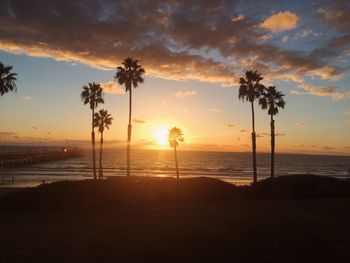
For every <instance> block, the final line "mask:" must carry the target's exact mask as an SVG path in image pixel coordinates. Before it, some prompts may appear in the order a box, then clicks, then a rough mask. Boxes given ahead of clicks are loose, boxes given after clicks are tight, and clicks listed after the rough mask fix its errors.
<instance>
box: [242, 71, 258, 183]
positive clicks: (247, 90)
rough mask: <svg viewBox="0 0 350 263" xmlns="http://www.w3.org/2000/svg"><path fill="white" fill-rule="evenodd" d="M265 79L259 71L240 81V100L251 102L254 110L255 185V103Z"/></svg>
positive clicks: (254, 160)
mask: <svg viewBox="0 0 350 263" xmlns="http://www.w3.org/2000/svg"><path fill="white" fill-rule="evenodd" d="M262 79H263V78H262V77H261V74H260V73H258V72H257V71H250V70H249V71H247V72H246V73H245V78H240V79H239V84H240V86H239V92H238V98H239V99H241V100H242V101H243V102H244V101H249V102H250V103H251V108H252V148H253V171H254V174H253V178H254V183H256V182H257V171H256V133H255V116H254V101H255V100H256V99H258V98H259V97H260V93H261V91H262V89H263V88H264V86H263V85H262V84H260V81H261V80H262Z"/></svg>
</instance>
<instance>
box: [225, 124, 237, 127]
mask: <svg viewBox="0 0 350 263" xmlns="http://www.w3.org/2000/svg"><path fill="white" fill-rule="evenodd" d="M227 127H228V128H234V127H236V125H234V124H227Z"/></svg>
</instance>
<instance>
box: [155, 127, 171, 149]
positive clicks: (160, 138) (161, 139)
mask: <svg viewBox="0 0 350 263" xmlns="http://www.w3.org/2000/svg"><path fill="white" fill-rule="evenodd" d="M154 135H155V137H156V139H157V142H158V144H159V145H161V146H164V145H167V144H168V130H167V129H166V128H162V129H159V130H156V131H155V132H154Z"/></svg>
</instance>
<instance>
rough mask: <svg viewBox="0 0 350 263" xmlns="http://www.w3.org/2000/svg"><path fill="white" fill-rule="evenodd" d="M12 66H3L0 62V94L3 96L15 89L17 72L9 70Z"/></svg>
mask: <svg viewBox="0 0 350 263" xmlns="http://www.w3.org/2000/svg"><path fill="white" fill-rule="evenodd" d="M12 69H13V67H12V66H5V65H4V64H2V63H1V62H0V95H1V96H3V95H4V94H5V93H8V92H9V91H16V90H17V86H16V80H17V74H16V73H13V72H11V70H12Z"/></svg>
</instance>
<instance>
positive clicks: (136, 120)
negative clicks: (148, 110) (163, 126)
mask: <svg viewBox="0 0 350 263" xmlns="http://www.w3.org/2000/svg"><path fill="white" fill-rule="evenodd" d="M132 122H133V123H135V124H145V123H146V121H145V120H141V119H133V120H132Z"/></svg>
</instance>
